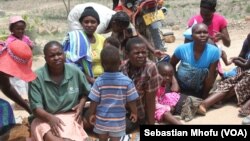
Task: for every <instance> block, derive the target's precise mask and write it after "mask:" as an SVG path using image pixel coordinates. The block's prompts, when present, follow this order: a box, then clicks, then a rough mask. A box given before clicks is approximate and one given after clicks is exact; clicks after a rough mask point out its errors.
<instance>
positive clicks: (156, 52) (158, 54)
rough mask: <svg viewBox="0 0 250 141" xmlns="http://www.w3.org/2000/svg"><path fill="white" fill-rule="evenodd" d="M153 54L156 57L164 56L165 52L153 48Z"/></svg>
mask: <svg viewBox="0 0 250 141" xmlns="http://www.w3.org/2000/svg"><path fill="white" fill-rule="evenodd" d="M153 53H154V56H155V57H157V58H162V57H164V56H165V55H167V53H166V52H163V51H160V50H157V49H156V50H154V52H153Z"/></svg>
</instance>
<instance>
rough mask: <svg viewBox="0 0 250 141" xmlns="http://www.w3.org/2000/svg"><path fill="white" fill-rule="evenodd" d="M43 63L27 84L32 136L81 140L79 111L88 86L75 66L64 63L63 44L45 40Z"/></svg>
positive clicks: (83, 136) (38, 140) (38, 139)
mask: <svg viewBox="0 0 250 141" xmlns="http://www.w3.org/2000/svg"><path fill="white" fill-rule="evenodd" d="M43 51H44V55H45V61H46V64H45V65H44V66H43V67H41V68H40V69H38V70H37V71H36V74H37V79H36V80H34V81H32V82H31V83H30V84H29V101H30V107H31V109H32V112H33V114H34V116H33V117H30V119H32V118H33V120H32V122H31V135H32V138H33V139H34V140H36V141H59V140H60V141H62V140H63V141H71V140H77V141H84V140H85V139H86V138H87V134H86V133H85V131H84V130H83V126H82V120H81V112H82V110H83V107H84V106H85V102H86V100H87V94H88V93H89V90H90V86H89V84H88V82H87V80H86V78H85V76H84V74H83V73H82V72H81V70H80V69H79V68H77V67H75V66H74V65H71V64H65V63H64V62H65V55H64V52H63V50H62V45H61V44H60V43H58V42H57V41H51V42H48V43H47V44H46V45H45V47H44V50H43Z"/></svg>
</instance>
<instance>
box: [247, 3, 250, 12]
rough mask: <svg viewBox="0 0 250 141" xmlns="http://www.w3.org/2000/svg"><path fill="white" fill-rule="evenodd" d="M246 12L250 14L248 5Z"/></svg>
mask: <svg viewBox="0 0 250 141" xmlns="http://www.w3.org/2000/svg"><path fill="white" fill-rule="evenodd" d="M246 12H247V13H250V5H247V8H246Z"/></svg>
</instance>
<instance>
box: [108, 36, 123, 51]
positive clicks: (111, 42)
mask: <svg viewBox="0 0 250 141" xmlns="http://www.w3.org/2000/svg"><path fill="white" fill-rule="evenodd" d="M109 45H112V46H114V47H116V48H118V49H119V50H121V43H120V42H119V40H118V39H117V38H115V37H112V36H109V37H108V38H106V39H105V41H104V47H106V46H109Z"/></svg>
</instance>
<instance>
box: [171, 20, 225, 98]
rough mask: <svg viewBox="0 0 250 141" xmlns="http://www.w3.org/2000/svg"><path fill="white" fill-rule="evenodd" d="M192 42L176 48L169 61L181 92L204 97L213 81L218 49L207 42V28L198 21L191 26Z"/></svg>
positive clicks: (218, 56)
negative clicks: (174, 71)
mask: <svg viewBox="0 0 250 141" xmlns="http://www.w3.org/2000/svg"><path fill="white" fill-rule="evenodd" d="M192 38H193V42H190V43H186V44H183V45H181V46H179V47H177V48H176V50H175V52H174V55H173V56H172V58H171V60H170V63H171V64H172V65H173V67H174V69H175V70H176V65H177V64H178V63H179V62H180V65H179V67H178V69H177V72H176V73H177V75H176V77H177V80H178V83H179V85H180V88H181V93H183V94H186V95H193V96H196V97H199V98H206V97H207V96H208V92H209V91H210V89H211V88H212V86H213V83H214V81H215V76H216V75H215V73H216V66H217V64H218V61H219V58H220V53H219V49H218V48H217V47H215V46H213V45H211V44H208V43H207V40H208V28H207V26H206V25H205V24H203V23H199V24H196V25H194V26H193V28H192Z"/></svg>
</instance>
